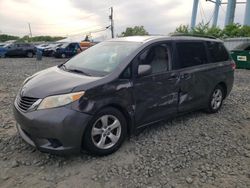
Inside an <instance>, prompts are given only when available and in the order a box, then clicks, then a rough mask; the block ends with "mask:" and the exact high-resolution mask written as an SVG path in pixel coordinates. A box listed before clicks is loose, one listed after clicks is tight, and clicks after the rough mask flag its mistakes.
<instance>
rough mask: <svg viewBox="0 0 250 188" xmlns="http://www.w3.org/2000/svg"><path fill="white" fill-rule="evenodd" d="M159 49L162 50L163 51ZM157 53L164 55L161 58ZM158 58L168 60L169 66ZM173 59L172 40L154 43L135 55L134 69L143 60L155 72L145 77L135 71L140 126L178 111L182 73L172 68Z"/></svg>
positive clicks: (137, 116) (134, 88)
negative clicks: (179, 74) (179, 73)
mask: <svg viewBox="0 0 250 188" xmlns="http://www.w3.org/2000/svg"><path fill="white" fill-rule="evenodd" d="M157 51H158V52H159V51H161V54H160V55H159V53H158V52H157ZM157 53H158V54H157ZM164 53H166V54H165V55H164ZM157 55H158V56H161V60H160V58H159V57H157ZM157 60H159V61H162V62H165V67H164V63H163V64H162V65H163V66H159V62H157ZM162 62H161V63H162ZM171 63H172V45H171V43H170V42H166V43H160V44H159V43H158V44H155V45H151V46H150V47H147V48H146V49H145V50H143V52H142V53H140V54H139V55H138V56H137V57H136V58H135V59H134V61H133V66H134V70H138V66H139V65H142V64H148V65H151V67H152V73H151V74H149V75H146V76H142V77H140V76H139V75H138V74H137V71H135V72H136V73H135V78H134V82H133V95H134V100H135V122H136V124H137V125H138V126H140V125H144V124H148V123H151V122H155V121H158V120H162V119H166V118H167V117H169V116H172V115H174V114H176V113H177V107H178V91H179V81H178V80H179V76H178V73H177V72H175V71H171ZM157 64H158V65H157ZM157 67H158V68H157ZM159 67H160V68H159Z"/></svg>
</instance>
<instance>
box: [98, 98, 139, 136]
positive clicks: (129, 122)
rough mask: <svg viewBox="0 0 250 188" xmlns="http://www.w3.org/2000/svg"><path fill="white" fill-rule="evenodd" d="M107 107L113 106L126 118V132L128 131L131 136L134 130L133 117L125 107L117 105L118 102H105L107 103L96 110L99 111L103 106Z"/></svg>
mask: <svg viewBox="0 0 250 188" xmlns="http://www.w3.org/2000/svg"><path fill="white" fill-rule="evenodd" d="M109 107H111V108H115V109H116V110H118V111H120V112H121V113H122V114H123V116H124V117H125V119H126V123H127V133H128V136H131V135H132V134H133V132H134V129H133V118H132V117H131V115H130V114H129V112H128V111H127V109H126V108H125V107H123V106H121V105H119V104H116V103H111V104H107V105H104V106H102V108H100V109H99V110H98V112H100V111H101V110H102V109H104V108H109ZM98 112H97V113H98Z"/></svg>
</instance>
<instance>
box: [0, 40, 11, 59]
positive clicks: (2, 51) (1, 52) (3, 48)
mask: <svg viewBox="0 0 250 188" xmlns="http://www.w3.org/2000/svg"><path fill="white" fill-rule="evenodd" d="M9 45H10V44H9V43H2V44H0V57H2V58H4V57H6V52H7V47H8V46H9Z"/></svg>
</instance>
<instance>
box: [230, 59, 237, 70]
mask: <svg viewBox="0 0 250 188" xmlns="http://www.w3.org/2000/svg"><path fill="white" fill-rule="evenodd" d="M231 66H232V69H233V70H235V69H236V64H235V62H234V61H233V60H232V61H231Z"/></svg>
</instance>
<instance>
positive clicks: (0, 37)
mask: <svg viewBox="0 0 250 188" xmlns="http://www.w3.org/2000/svg"><path fill="white" fill-rule="evenodd" d="M64 38H65V37H60V36H55V37H53V36H35V37H30V36H28V35H26V36H24V37H18V36H13V35H7V34H1V35H0V42H6V41H9V40H16V41H17V42H55V41H58V40H61V39H64Z"/></svg>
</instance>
